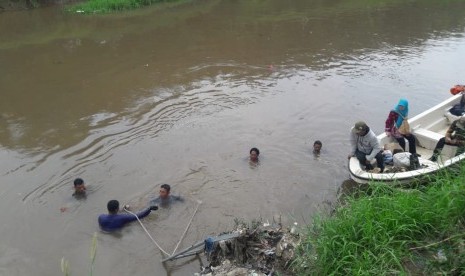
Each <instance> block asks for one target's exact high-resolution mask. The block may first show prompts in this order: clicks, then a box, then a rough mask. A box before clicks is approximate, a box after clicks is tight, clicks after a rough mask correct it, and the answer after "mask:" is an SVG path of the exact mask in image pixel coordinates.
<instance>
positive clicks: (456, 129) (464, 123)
mask: <svg viewBox="0 0 465 276" xmlns="http://www.w3.org/2000/svg"><path fill="white" fill-rule="evenodd" d="M444 145H449V146H456V147H458V153H457V154H459V152H463V151H464V150H465V116H462V117H460V118H459V119H458V120H455V121H453V122H452V124H451V125H450V126H449V128H448V129H447V131H446V135H445V136H444V137H442V138H441V139H439V141H438V143H437V144H436V147H435V148H434V150H433V155H432V156H431V158H430V159H429V160H431V161H434V162H436V161H437V160H438V156H439V155H440V154H441V151H442V149H443V148H444Z"/></svg>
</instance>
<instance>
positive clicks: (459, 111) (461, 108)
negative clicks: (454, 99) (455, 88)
mask: <svg viewBox="0 0 465 276" xmlns="http://www.w3.org/2000/svg"><path fill="white" fill-rule="evenodd" d="M464 97H465V94H464V95H462V98H461V99H460V103H458V104H456V105H454V106H452V108H451V109H449V112H450V113H451V114H452V115H455V116H462V115H463V114H464V113H465V98H464Z"/></svg>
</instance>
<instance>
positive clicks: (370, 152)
mask: <svg viewBox="0 0 465 276" xmlns="http://www.w3.org/2000/svg"><path fill="white" fill-rule="evenodd" d="M350 144H351V146H352V151H351V153H350V154H349V159H350V158H351V157H357V159H358V161H359V162H360V165H361V166H362V167H363V166H365V169H366V170H367V171H368V170H372V169H373V165H371V161H372V160H373V159H376V162H377V164H378V168H379V169H380V172H383V171H384V160H383V155H382V154H381V152H382V151H383V148H382V147H381V146H380V144H379V141H378V137H376V135H375V133H374V132H373V131H372V130H371V129H370V128H369V127H368V125H367V124H366V123H365V122H362V121H360V122H357V123H356V124H355V126H354V127H352V129H351V130H350Z"/></svg>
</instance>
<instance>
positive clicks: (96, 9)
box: [69, 0, 179, 13]
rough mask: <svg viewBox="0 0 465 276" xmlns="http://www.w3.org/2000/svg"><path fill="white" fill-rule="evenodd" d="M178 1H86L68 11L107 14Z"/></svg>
mask: <svg viewBox="0 0 465 276" xmlns="http://www.w3.org/2000/svg"><path fill="white" fill-rule="evenodd" d="M175 1H179V0H88V1H86V2H83V3H80V4H77V5H75V6H72V7H71V8H70V9H69V11H71V12H77V13H109V12H113V11H122V10H132V9H136V8H140V7H143V6H148V5H152V4H155V3H162V2H175Z"/></svg>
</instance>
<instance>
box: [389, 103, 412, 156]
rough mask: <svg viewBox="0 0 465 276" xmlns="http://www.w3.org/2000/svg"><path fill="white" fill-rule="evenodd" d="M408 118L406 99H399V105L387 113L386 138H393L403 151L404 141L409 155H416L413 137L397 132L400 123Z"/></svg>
mask: <svg viewBox="0 0 465 276" xmlns="http://www.w3.org/2000/svg"><path fill="white" fill-rule="evenodd" d="M407 116H408V101H407V100H406V99H400V101H399V103H398V104H397V105H396V107H394V109H393V110H391V112H389V115H388V118H387V120H386V128H385V131H386V135H387V136H388V137H390V136H392V137H394V138H395V139H396V140H397V142H398V143H399V145H400V146H401V147H402V149H404V151H405V140H404V139H407V141H408V145H409V146H408V150H409V152H410V153H411V154H415V155H417V147H416V144H415V143H416V142H415V136H414V135H413V134H412V133H408V134H402V133H400V132H399V128H400V126H401V125H402V122H403V121H404V119H405V120H407Z"/></svg>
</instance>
